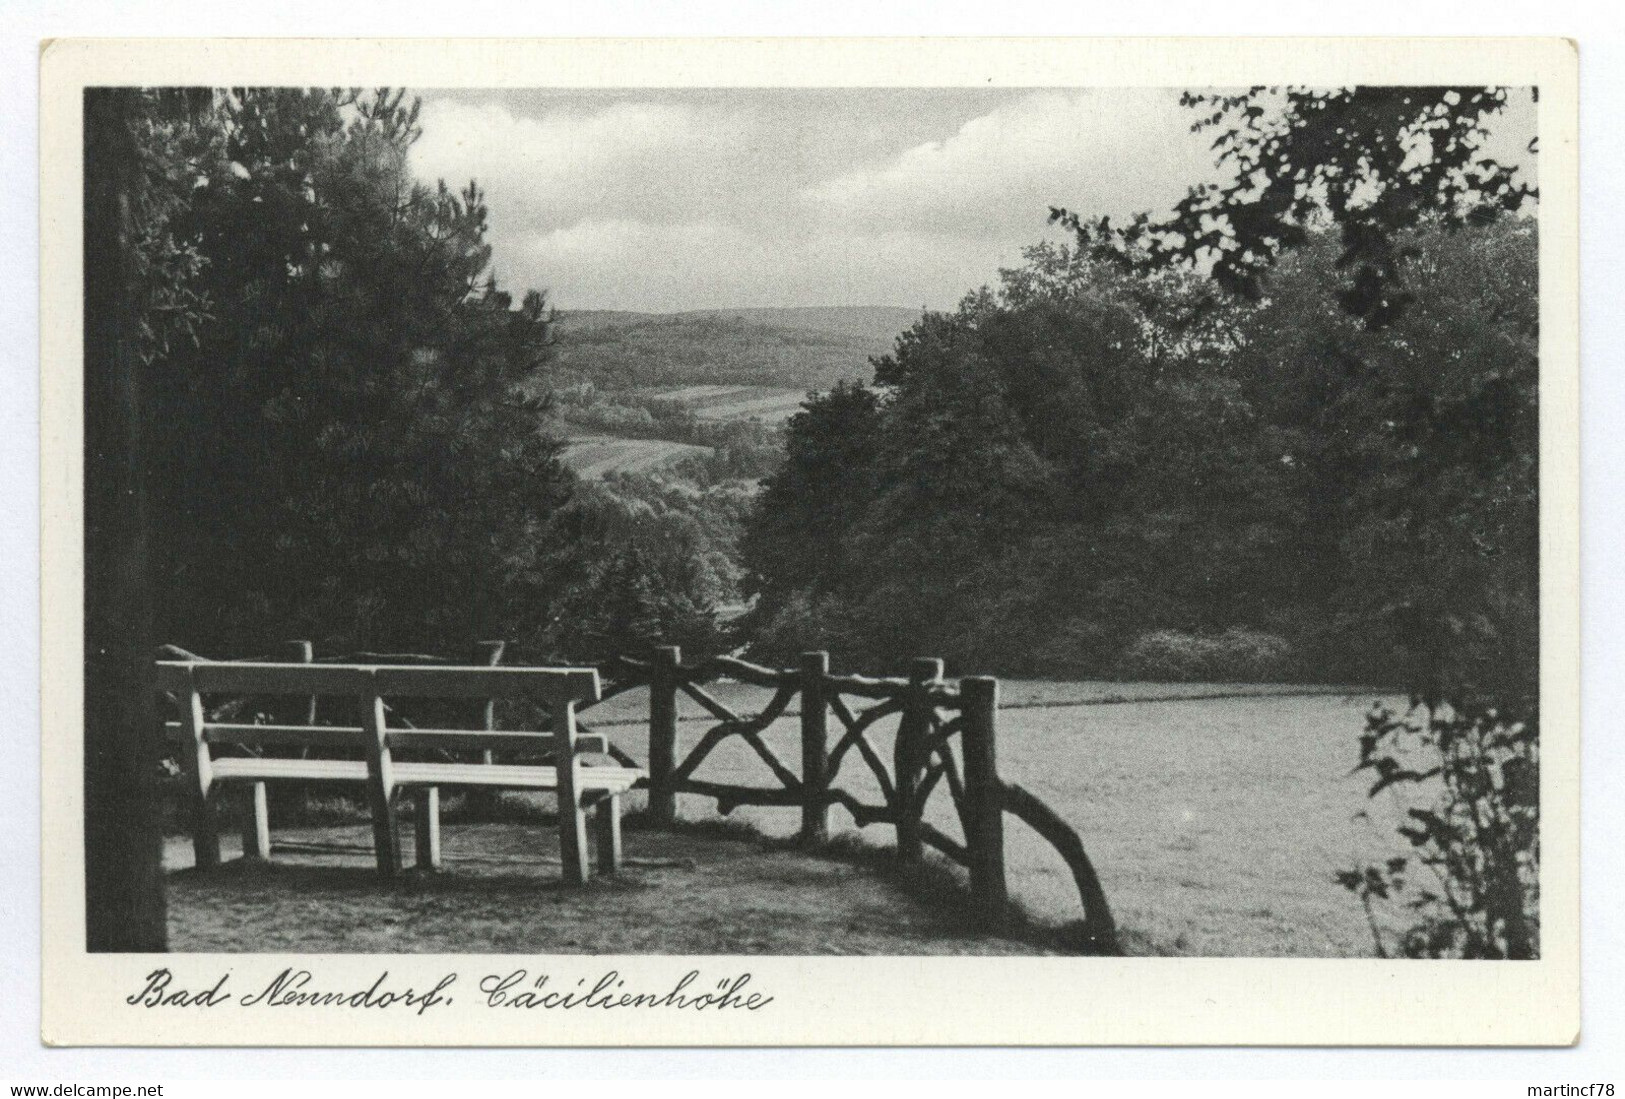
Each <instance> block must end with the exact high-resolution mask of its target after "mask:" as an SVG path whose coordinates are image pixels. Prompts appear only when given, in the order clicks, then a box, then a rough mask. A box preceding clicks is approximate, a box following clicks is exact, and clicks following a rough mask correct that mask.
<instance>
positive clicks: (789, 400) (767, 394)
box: [648, 385, 807, 423]
mask: <svg viewBox="0 0 1625 1099" xmlns="http://www.w3.org/2000/svg"><path fill="white" fill-rule="evenodd" d="M648 395H649V396H650V397H653V398H655V399H656V400H661V401H670V402H671V403H672V404H679V405H683V406H684V407H686V408H688V409H689V410H691V411H692V412H693V413H694V415H696V416H698V417H699V418H700V419H702V420H761V421H763V422H764V423H777V422H779V421H782V420H787V419H789V418H790V417H791V416H794V415H795V414H796V413H797V412H798V411H800V409H801V403H802V402H803V401H805V400H806V399H807V394H806V392H805V391H804V390H800V389H777V388H774V387H772V386H755V385H743V386H728V385H690V386H684V387H682V388H681V389H660V390H654V391H652V392H650V393H649V394H648Z"/></svg>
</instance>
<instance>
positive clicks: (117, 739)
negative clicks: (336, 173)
mask: <svg viewBox="0 0 1625 1099" xmlns="http://www.w3.org/2000/svg"><path fill="white" fill-rule="evenodd" d="M136 107H137V103H136V93H135V92H134V91H133V90H131V89H97V88H92V89H87V90H86V92H85V98H84V109H85V115H84V122H85V127H84V142H85V144H84V152H85V159H84V201H85V211H84V230H85V238H84V261H85V299H84V304H85V329H84V331H85V363H84V381H85V391H84V399H85V404H84V417H85V484H84V521H85V607H84V611H85V772H84V783H85V786H84V789H85V946H86V949H87V950H90V951H159V950H163V949H165V947H166V942H167V940H166V933H165V920H164V893H163V872H162V865H161V855H162V851H161V844H162V835H161V831H160V828H159V822H158V814H157V799H156V796H155V795H156V781H157V772H158V759H159V738H158V731H157V728H156V707H155V706H154V698H153V690H152V683H151V675H152V661H153V659H154V654H155V651H156V638H154V637H153V635H152V609H153V598H152V572H151V562H150V552H151V550H150V527H149V523H148V516H147V501H146V495H145V491H144V484H143V480H144V478H143V476H142V456H143V451H142V446H141V432H142V415H143V400H142V392H141V388H142V386H141V369H140V361H139V355H138V349H137V345H136V337H137V328H138V317H137V303H136V300H135V293H136V286H135V263H134V256H133V254H132V249H133V246H134V232H133V227H132V225H131V216H132V210H131V203H132V199H133V197H134V191H135V188H136V187H137V186H138V176H137V169H138V165H137V161H136V153H137V149H136V144H135V136H134V133H133V131H132V128H131V127H132V124H133V122H134V119H135V110H136Z"/></svg>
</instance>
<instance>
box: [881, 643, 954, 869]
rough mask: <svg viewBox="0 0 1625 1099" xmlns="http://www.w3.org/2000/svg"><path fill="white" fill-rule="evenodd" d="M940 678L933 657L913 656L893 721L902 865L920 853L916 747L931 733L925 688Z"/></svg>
mask: <svg viewBox="0 0 1625 1099" xmlns="http://www.w3.org/2000/svg"><path fill="white" fill-rule="evenodd" d="M941 678H942V661H940V660H937V659H935V658H933V657H928V656H921V657H916V658H915V659H914V660H912V661H910V662H909V666H908V682H909V690H908V698H907V699H906V700H905V702H904V704H903V706H904V708H903V716H902V717H901V718H900V719H899V720H898V722H897V745H896V747H895V749H894V750H893V756H892V759H893V762H892V766H893V769H894V770H895V771H896V787H897V859H898V861H899V862H902V863H905V864H907V863H917V862H919V861H920V858H921V856H922V854H923V853H924V845H923V843H922V842H921V840H920V807H919V806H917V805H915V804H914V799H915V792H916V791H917V790H918V789H919V781H920V769H921V765H922V764H923V763H924V760H922V759H921V758H920V747H921V745H922V744H923V743H924V741H925V738H926V736H927V735H928V734H929V733H930V732H931V710H932V703H931V700H930V699H929V698H927V697H926V693H925V692H926V685H927V684H928V683H933V682H935V681H936V680H938V679H941Z"/></svg>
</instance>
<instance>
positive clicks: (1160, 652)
mask: <svg viewBox="0 0 1625 1099" xmlns="http://www.w3.org/2000/svg"><path fill="white" fill-rule="evenodd" d="M1292 671H1293V668H1292V646H1291V645H1290V644H1289V643H1288V642H1287V640H1286V639H1285V638H1283V637H1280V636H1278V635H1276V634H1271V633H1264V632H1262V631H1259V630H1250V629H1246V628H1243V627H1239V626H1237V627H1232V628H1230V629H1228V630H1225V631H1224V632H1223V633H1218V634H1207V633H1186V632H1184V631H1181V630H1153V631H1151V632H1150V633H1144V634H1141V635H1140V636H1139V637H1138V638H1137V639H1136V640H1135V641H1134V644H1132V645H1130V646H1129V648H1128V650H1127V651H1126V652H1125V653H1124V654H1123V655H1122V657H1121V658H1120V659H1119V661H1118V665H1117V673H1118V674H1119V675H1121V676H1125V677H1130V678H1136V679H1168V680H1212V681H1224V680H1261V679H1284V678H1288V677H1289V676H1290V675H1291V673H1292Z"/></svg>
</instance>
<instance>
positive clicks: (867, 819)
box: [600, 646, 1117, 952]
mask: <svg viewBox="0 0 1625 1099" xmlns="http://www.w3.org/2000/svg"><path fill="white" fill-rule="evenodd" d="M942 672H943V665H942V661H940V660H936V659H932V658H920V659H916V660H914V661H912V662H911V663H910V665H909V674H908V675H907V676H906V677H891V678H871V677H868V676H860V675H832V674H831V673H830V671H829V654H828V653H825V652H809V653H803V654H802V655H801V658H800V660H799V662H798V664H797V666H796V667H793V668H768V667H763V666H761V665H758V664H752V663H750V662H748V661H745V660H740V659H738V658H736V657H730V656H717V657H711V658H708V659H706V660H702V661H699V662H697V663H694V664H687V665H685V664H684V663H683V662H682V654H681V651H680V650H679V649H678V648H676V647H672V646H663V647H659V648H657V649H655V650H654V652H653V654H652V656H651V658H650V659H649V660H633V659H630V658H625V657H622V658H618V659H617V660H616V661H614V662H613V663H612V664H611V665H609V666H607V667H605V668H602V669H600V674H601V675H604V676H606V677H611V678H613V679H614V686H612V687H610V688H608V689H606V691H605V697H606V698H607V697H609V696H610V695H612V694H618V693H621V692H623V691H625V690H630V689H631V688H633V687H636V686H647V687H648V689H649V762H648V772H649V779H648V789H649V816H650V819H651V822H652V823H654V824H656V825H661V824H670V823H671V822H673V821H674V820H675V819H676V817H677V797H678V795H680V794H689V795H697V796H701V797H708V798H712V799H714V800H715V801H716V805H717V810H718V811H719V812H721V813H723V814H724V815H726V814H728V813H731V812H733V810H735V809H737V808H739V807H740V806H745V805H752V806H769V807H786V808H788V807H799V808H800V810H801V828H800V832H799V835H800V838H801V840H802V841H803V842H804V843H807V844H816V843H819V842H821V841H823V840H824V839H826V838H828V835H829V812H830V809H831V808H832V807H833V806H836V805H839V806H841V807H842V808H843V809H845V810H846V811H847V813H848V814H850V815H851V817H852V819H853V820H854V821H855V822H856V823H857V824H858V825H859V826H860V827H864V826H868V825H872V824H889V825H891V826H892V827H893V828H894V830H895V832H896V836H897V857H898V860H899V862H901V863H903V864H904V865H908V864H914V863H918V862H919V861H920V860H921V858H922V856H923V853H924V848H925V847H927V846H929V847H931V848H934V849H935V850H937V851H940V852H941V853H942V854H944V855H945V856H947V857H948V858H949V859H951V860H952V861H954V862H956V863H959V864H960V865H962V866H964V867H965V868H966V870H967V871H968V873H969V876H970V890H971V896H972V899H973V903H974V904H975V906H976V909H977V910H978V912H979V913H980V914H981V915H982V916H984V917H986V918H989V919H995V920H996V919H998V918H1000V917H1002V915H1003V914H1004V913H1005V911H1006V908H1007V906H1008V904H1009V887H1008V883H1007V877H1006V868H1005V843H1004V816H1005V814H1006V813H1009V814H1010V815H1012V816H1015V817H1016V818H1017V819H1019V820H1021V821H1023V822H1025V823H1026V824H1027V825H1028V826H1029V827H1031V828H1032V829H1033V831H1034V832H1036V833H1037V834H1038V835H1039V836H1041V837H1042V838H1043V839H1045V840H1046V841H1047V842H1049V843H1050V844H1051V845H1052V846H1053V847H1054V848H1055V849H1056V851H1057V852H1058V853H1059V854H1060V856H1061V858H1062V859H1063V860H1064V861H1065V862H1066V864H1067V866H1068V868H1069V870H1070V871H1071V873H1072V876H1073V880H1074V882H1075V884H1076V885H1077V888H1078V896H1079V901H1080V902H1081V904H1082V906H1083V910H1084V919H1083V935H1084V938H1085V940H1086V941H1087V942H1088V943H1089V944H1090V945H1091V946H1092V947H1093V948H1094V949H1097V950H1101V951H1106V952H1114V951H1116V949H1117V933H1116V927H1115V924H1114V921H1113V919H1112V915H1111V908H1110V906H1109V904H1108V903H1107V901H1106V895H1105V890H1104V889H1103V888H1102V887H1101V884H1100V879H1099V876H1098V875H1097V874H1096V873H1095V869H1094V866H1093V864H1092V863H1091V862H1090V860H1089V857H1088V855H1087V853H1086V852H1085V850H1084V846H1083V841H1082V839H1081V837H1079V836H1078V833H1077V831H1076V830H1075V829H1073V828H1072V826H1071V825H1069V824H1068V823H1067V822H1066V821H1065V820H1064V819H1062V818H1061V817H1060V816H1059V815H1058V814H1057V813H1055V811H1054V810H1052V809H1051V808H1050V807H1049V806H1048V805H1046V804H1045V803H1044V802H1043V801H1042V800H1040V799H1039V798H1037V797H1036V796H1034V795H1033V794H1031V793H1029V792H1028V791H1027V790H1025V789H1023V788H1021V787H1020V786H1016V785H1013V784H1010V783H1006V782H1004V781H1003V780H1002V779H1001V778H1000V776H999V769H998V751H997V741H998V712H999V684H998V680H996V679H992V678H989V677H985V676H969V677H966V678H964V679H962V680H960V681H959V683H958V684H953V683H950V682H948V681H946V680H944V679H943V675H942ZM718 680H733V681H735V682H738V683H743V684H747V685H749V686H752V687H757V688H761V689H764V690H767V691H770V692H771V694H770V695H769V697H768V700H767V702H766V704H765V705H764V706H763V707H762V708H761V709H760V710H759V711H758V712H756V713H754V714H743V713H740V712H738V711H736V710H735V709H734V708H733V707H731V706H729V705H728V704H727V703H725V702H723V701H722V700H720V699H718V698H717V697H716V695H715V694H713V693H712V692H711V691H709V690H707V689H706V687H707V685H709V684H712V683H714V682H716V681H718ZM685 697H686V698H687V699H688V700H690V701H691V702H692V703H694V704H696V705H697V706H698V707H699V708H700V709H701V710H703V711H704V712H705V713H706V714H707V715H709V717H710V718H712V719H714V720H715V724H713V725H711V726H710V727H709V728H708V729H706V730H705V732H703V733H702V734H701V735H700V737H699V739H698V740H697V741H694V742H692V743H691V744H690V745H687V746H684V745H682V744H681V742H680V737H679V724H680V722H679V701H680V699H682V698H685ZM798 697H799V699H800V711H799V714H798V715H797V716H798V717H799V724H800V747H801V752H800V755H801V760H800V768H799V771H798V770H796V769H792V768H791V767H790V766H789V765H787V764H786V762H785V761H784V760H783V759H781V758H780V757H779V756H778V754H777V753H775V752H774V751H773V748H772V745H771V744H770V743H769V741H768V740H767V738H766V737H765V736H764V734H765V733H766V732H767V731H768V729H769V728H770V727H771V726H773V725H774V723H775V722H777V721H779V720H781V719H783V718H785V717H787V716H789V711H790V706H791V704H792V703H793V702H795V701H796V700H797V698H798ZM832 717H833V718H834V721H833V723H832V722H831V720H830V719H831V718H832ZM893 718H895V719H896V720H895V729H894V733H893V736H892V740H891V743H890V744H889V745H886V744H884V743H881V744H879V745H878V746H877V744H876V742H875V741H874V740H871V739H870V738H871V736H876V737H878V735H879V733H880V730H881V723H882V722H885V721H887V720H888V719H893ZM832 731H833V733H834V736H833V737H832V736H831V733H832ZM734 737H737V738H739V739H741V740H743V741H744V742H745V744H746V746H748V747H749V749H750V750H751V752H752V753H753V754H754V755H755V756H756V757H757V758H759V759H760V760H761V762H762V763H763V764H764V765H765V766H766V769H767V771H768V773H770V774H771V775H772V776H773V779H774V783H773V785H764V786H747V785H742V784H739V783H734V782H718V781H713V780H710V779H706V778H701V777H699V776H698V775H697V774H696V772H698V771H699V770H700V768H701V766H702V765H703V764H704V763H705V761H706V759H707V758H709V757H710V756H711V754H712V753H713V752H714V751H715V750H716V749H717V748H718V746H720V745H721V744H722V743H723V742H724V741H727V740H729V739H730V738H734ZM832 740H833V744H832V743H831V742H832ZM888 756H889V760H888V758H887V757H888ZM849 761H856V762H855V763H854V766H858V765H861V767H863V768H864V769H866V770H867V772H868V775H869V776H870V777H871V778H872V779H873V787H874V791H877V792H878V795H879V798H878V802H877V801H874V800H865V799H864V797H862V796H860V795H859V794H858V793H856V792H854V791H853V790H850V789H847V788H846V787H844V786H842V785H841V784H840V783H839V779H840V777H841V775H842V768H843V765H844V764H846V763H848V762H849ZM939 789H941V790H945V791H946V793H947V797H948V798H949V800H950V801H951V803H952V807H953V819H956V820H957V822H958V825H959V831H960V834H961V836H962V838H955V837H954V836H952V835H950V834H948V833H947V832H945V831H943V830H942V829H941V828H938V827H937V826H936V824H934V823H932V821H930V820H928V819H926V816H927V815H926V807H927V804H928V802H929V801H930V799H931V798H932V796H933V794H935V793H936V792H937V791H938V790H939ZM870 796H871V797H872V796H873V794H871V795H870Z"/></svg>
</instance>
